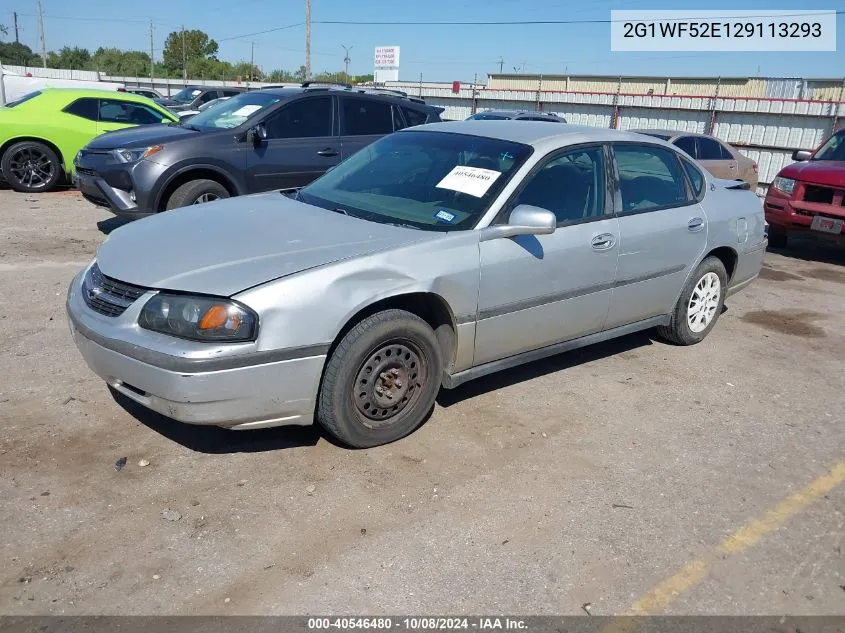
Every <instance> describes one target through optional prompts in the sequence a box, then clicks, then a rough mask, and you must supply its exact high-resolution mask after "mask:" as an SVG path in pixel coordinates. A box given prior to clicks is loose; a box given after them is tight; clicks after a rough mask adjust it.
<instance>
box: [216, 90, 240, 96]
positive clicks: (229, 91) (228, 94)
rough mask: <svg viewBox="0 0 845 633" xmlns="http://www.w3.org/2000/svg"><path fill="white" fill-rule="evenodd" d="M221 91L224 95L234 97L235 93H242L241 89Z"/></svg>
mask: <svg viewBox="0 0 845 633" xmlns="http://www.w3.org/2000/svg"><path fill="white" fill-rule="evenodd" d="M220 93H221V94H222V95H223V96H224V97H234V96H235V95H239V94H241V92H240V91H239V90H221V91H220Z"/></svg>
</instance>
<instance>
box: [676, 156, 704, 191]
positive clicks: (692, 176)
mask: <svg viewBox="0 0 845 633" xmlns="http://www.w3.org/2000/svg"><path fill="white" fill-rule="evenodd" d="M680 159H681V163H682V164H683V166H684V171H685V172H687V177H688V178H689V180H690V184H691V185H692V190H693V193H695V197H696V198H699V197H701V194H702V193H703V192H704V176H703V175H702V173H701V172H700V171H698V167H696V166H695V165H693V164H692V163H691V162H690V161H688V160H687V159H686V158H684V157H683V156H681V157H680Z"/></svg>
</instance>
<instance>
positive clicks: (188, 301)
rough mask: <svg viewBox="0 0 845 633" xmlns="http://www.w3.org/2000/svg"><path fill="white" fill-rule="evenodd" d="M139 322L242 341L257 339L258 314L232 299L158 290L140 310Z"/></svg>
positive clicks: (192, 335)
mask: <svg viewBox="0 0 845 633" xmlns="http://www.w3.org/2000/svg"><path fill="white" fill-rule="evenodd" d="M138 325H140V326H141V327H142V328H145V329H147V330H153V331H154V332H161V333H162V334H169V335H170V336H176V337H178V338H184V339H188V340H191V341H209V342H222V343H241V342H245V341H254V340H255V335H256V333H257V331H258V316H257V315H256V314H255V313H254V312H253V311H252V310H250V309H249V308H247V307H245V306H242V305H240V304H238V303H236V302H234V301H231V300H229V299H218V298H216V297H194V296H191V295H177V294H167V293H159V294H157V295H155V296H154V297H152V298H151V299H150V300H149V301H147V303H146V305H145V306H144V308H143V309H142V310H141V314H140V316H139V317H138Z"/></svg>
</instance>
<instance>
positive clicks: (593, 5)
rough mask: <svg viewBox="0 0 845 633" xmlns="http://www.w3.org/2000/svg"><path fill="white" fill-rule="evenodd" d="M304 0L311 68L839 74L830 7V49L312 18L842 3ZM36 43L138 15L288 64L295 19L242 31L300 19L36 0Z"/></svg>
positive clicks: (534, 15) (280, 4) (440, 76)
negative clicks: (382, 56)
mask: <svg viewBox="0 0 845 633" xmlns="http://www.w3.org/2000/svg"><path fill="white" fill-rule="evenodd" d="M641 3H642V0H581V1H579V2H575V1H572V0H568V1H556V0H545V1H536V0H534V1H532V0H451V1H447V2H444V1H441V2H419V1H416V2H415V1H413V0H404V1H402V0H356V1H355V2H350V1H349V0H312V2H311V19H312V21H313V22H314V24H313V25H312V34H311V59H312V71H313V72H314V73H317V72H321V71H324V70H325V71H330V72H335V71H338V70H342V69H343V58H344V49H343V47H342V46H343V45H346V46H347V47H351V50H350V52H349V56H350V59H351V62H350V66H349V72H350V73H351V74H367V73H372V72H373V54H374V48H375V47H376V46H390V45H395V46H399V47H401V55H400V72H399V75H400V79H401V80H405V81H419V80H420V75H422V79H423V81H455V80H459V81H464V82H466V81H471V80H472V79H473V78H474V77H475V76H476V74H477V76H478V78H479V80H482V79H483V78H485V77H486V75H487V74H488V73H495V72H498V71H499V69H500V67H501V68H503V69H504V71H505V72H514V71H515V70H516V69H518V70H520V71H522V72H527V73H544V74H567V73H569V74H607V75H613V76H617V75H668V76H685V75H693V76H716V75H721V76H757V75H762V76H786V77H845V35H844V34H845V26H843V22H845V14H843V15H839V16H837V38H836V39H837V51H836V52H796V53H758V52H743V53H725V52H705V53H693V52H668V53H655V52H637V53H630V52H629V53H625V52H611V51H610V25H609V24H576V25H524V26H512V25H508V26H498V25H497V26H452V25H450V26H419V25H416V26H372V25H366V26H362V25H348V24H346V25H339V24H332V25H329V24H318V23H317V22H319V21H321V20H335V21H336V20H340V21H344V20H358V21H362V20H363V21H371V20H375V21H378V20H382V21H384V20H401V21H414V20H418V21H431V20H437V21H464V22H466V21H485V20H486V21H491V20H494V21H500V20H502V21H506V20H603V19H604V20H606V19H609V18H610V11H611V9H646V8H647V9H676V10H677V9H703V8H706V9H711V10H712V9H722V10H737V9H741V10H743V11H750V12H753V11H754V10H774V9H783V10H791V11H794V10H796V9H799V8H802V9H803V8H807V9H827V10H843V9H845V0H824V2H821V3H820V4H818V5H815V4H814V5H812V6H810V5H804V4H803V3H797V2H795V0H763V1H760V0H745V1H744V2H743V3H742V4H737V2H736V0H733V1H724V0H709V1H708V2H707V3H700V2H699V3H694V2H688V1H685V0H652V1H651V2H649V3H648V4H647V5H646V4H641ZM42 6H43V10H44V30H45V37H46V44H47V48H48V50H57V49H59V48H61V47H62V46H82V47H86V48H89V49H92V50H93V49H96V48H97V47H99V46H105V47H112V46H113V47H118V48H123V49H138V50H145V51H149V47H150V43H149V21H150V20H152V21H153V27H154V49H155V56H156V58H157V59H160V58H161V47H162V45H163V42H164V39H165V37H166V36H167V34H168V33H169V32H170V31H173V30H178V29H179V28H180V27H181V26H182V25H183V24H184V26H185V28H199V29H202V30H204V31H206V32H207V33H208V34H209V35H210V36H211V37H213V38H215V39H216V40H217V41H218V42H219V44H220V52H219V55H218V56H219V57H220V58H221V59H227V60H229V61H232V62H236V61H242V60H247V61H248V60H249V58H250V50H251V46H252V42H254V47H255V48H254V54H255V63H256V64H257V65H258V66H260V67H261V68H262V70H264V71H265V72H267V71H270V70H273V69H276V68H285V69H291V70H293V69H296V68H297V67H299V66H300V65H301V64H303V63H304V58H305V53H304V51H305V28H304V26H292V27H291V28H287V29H284V30H279V31H275V32H273V33H265V34H260V35H250V34H252V33H256V32H258V31H263V30H266V29H270V28H275V27H283V26H288V25H296V24H299V23H302V22H303V21H304V19H305V1H304V0H177V1H173V0H169V1H162V0H145V1H144V2H127V1H126V0H119V1H115V0H73V1H71V0H42ZM35 7H36V1H35V0H0V23H1V24H5V25H6V26H7V27H9V31H10V33H9V36H7V38H9V37H10V36H11V37H13V31H12V28H11V27H12V23H13V16H12V12H13V11H17V12H18V14H19V17H18V24H19V29H20V39H21V41H22V42H23V43H25V44H27V45H29V46H30V47H31V48H32V49H33V50H36V51H37V50H40V44H39V42H38V26H37V18H36V15H35V12H36V8H35Z"/></svg>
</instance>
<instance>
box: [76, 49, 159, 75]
mask: <svg viewBox="0 0 845 633" xmlns="http://www.w3.org/2000/svg"><path fill="white" fill-rule="evenodd" d="M89 67H93V69H94V70H99V71H100V72H101V73H103V74H104V75H110V76H112V77H146V76H147V75H148V74H149V72H150V56H149V55H148V54H147V53H144V52H142V51H122V50H120V49H119V48H103V47H100V48H98V49H97V50H96V51H95V52H94V56H93V58H92V59H91V62H90V63H89Z"/></svg>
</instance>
